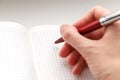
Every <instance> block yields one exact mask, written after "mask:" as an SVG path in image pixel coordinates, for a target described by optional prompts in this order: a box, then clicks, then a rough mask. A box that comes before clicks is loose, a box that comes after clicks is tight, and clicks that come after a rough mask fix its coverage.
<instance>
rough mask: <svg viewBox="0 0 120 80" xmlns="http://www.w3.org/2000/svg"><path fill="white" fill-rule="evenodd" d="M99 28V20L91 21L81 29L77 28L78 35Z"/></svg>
mask: <svg viewBox="0 0 120 80" xmlns="http://www.w3.org/2000/svg"><path fill="white" fill-rule="evenodd" d="M100 27H101V24H100V22H99V20H96V21H93V22H92V23H89V24H87V25H85V26H83V27H77V30H78V31H79V33H80V34H82V35H84V34H87V33H89V32H91V31H94V30H96V29H98V28H100Z"/></svg>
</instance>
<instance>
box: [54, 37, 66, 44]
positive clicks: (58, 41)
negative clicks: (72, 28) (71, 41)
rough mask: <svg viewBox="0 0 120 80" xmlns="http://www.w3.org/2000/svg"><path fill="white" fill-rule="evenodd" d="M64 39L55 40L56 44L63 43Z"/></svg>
mask: <svg viewBox="0 0 120 80" xmlns="http://www.w3.org/2000/svg"><path fill="white" fill-rule="evenodd" d="M63 41H64V40H63V39H62V38H59V39H58V40H56V41H55V44H58V43H61V42H63Z"/></svg>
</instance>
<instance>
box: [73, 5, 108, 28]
mask: <svg viewBox="0 0 120 80" xmlns="http://www.w3.org/2000/svg"><path fill="white" fill-rule="evenodd" d="M108 13H110V11H108V10H107V9H105V8H103V7H100V6H96V7H94V8H92V9H91V10H90V11H89V12H88V13H87V14H86V15H85V16H84V17H83V18H82V19H80V20H78V21H77V22H76V23H74V24H73V26H75V27H82V26H84V25H86V24H88V23H90V22H92V21H95V20H98V19H99V18H101V17H103V16H105V15H107V14H108Z"/></svg>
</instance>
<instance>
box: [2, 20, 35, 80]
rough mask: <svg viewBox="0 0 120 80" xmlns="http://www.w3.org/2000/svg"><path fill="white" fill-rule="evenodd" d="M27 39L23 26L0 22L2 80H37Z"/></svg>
mask: <svg viewBox="0 0 120 80" xmlns="http://www.w3.org/2000/svg"><path fill="white" fill-rule="evenodd" d="M26 38H27V37H26V29H25V28H24V27H23V26H22V25H20V24H17V23H13V22H0V80H36V78H35V75H34V74H35V72H34V67H33V64H32V63H31V62H32V61H31V58H30V55H31V54H30V53H29V50H28V46H27V41H26V40H27V39H26Z"/></svg>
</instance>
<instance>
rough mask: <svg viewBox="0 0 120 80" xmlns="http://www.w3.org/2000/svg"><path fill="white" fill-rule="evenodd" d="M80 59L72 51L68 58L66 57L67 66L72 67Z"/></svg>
mask: <svg viewBox="0 0 120 80" xmlns="http://www.w3.org/2000/svg"><path fill="white" fill-rule="evenodd" d="M79 57H80V54H79V53H78V52H77V51H76V50H73V51H72V52H71V53H70V54H69V55H68V56H67V63H68V64H69V65H72V66H74V65H75V64H76V62H77V61H78V59H79Z"/></svg>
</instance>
